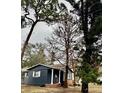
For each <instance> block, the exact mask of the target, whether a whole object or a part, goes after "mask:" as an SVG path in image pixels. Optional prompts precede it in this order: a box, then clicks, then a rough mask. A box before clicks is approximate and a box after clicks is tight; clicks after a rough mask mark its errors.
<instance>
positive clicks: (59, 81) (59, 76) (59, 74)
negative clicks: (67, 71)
mask: <svg viewBox="0 0 124 93" xmlns="http://www.w3.org/2000/svg"><path fill="white" fill-rule="evenodd" d="M60 77H61V70H59V83H60Z"/></svg>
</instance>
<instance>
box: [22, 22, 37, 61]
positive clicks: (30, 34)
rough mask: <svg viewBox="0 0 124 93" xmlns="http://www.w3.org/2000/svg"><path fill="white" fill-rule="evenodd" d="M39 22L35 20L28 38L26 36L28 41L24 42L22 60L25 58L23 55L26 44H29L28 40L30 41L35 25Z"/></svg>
mask: <svg viewBox="0 0 124 93" xmlns="http://www.w3.org/2000/svg"><path fill="white" fill-rule="evenodd" d="M37 22H38V21H35V22H34V23H33V24H32V26H31V29H30V32H29V34H28V36H27V38H26V41H25V43H24V45H23V48H22V53H21V61H22V60H23V56H24V52H25V49H26V46H27V45H28V41H29V39H30V37H31V35H32V32H33V30H34V27H35V25H36V24H37Z"/></svg>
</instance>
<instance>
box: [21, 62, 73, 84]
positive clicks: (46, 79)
mask: <svg viewBox="0 0 124 93" xmlns="http://www.w3.org/2000/svg"><path fill="white" fill-rule="evenodd" d="M64 75H65V71H64V70H63V69H61V68H56V67H54V66H47V65H44V64H37V65H35V66H32V67H30V68H27V69H25V70H24V69H22V80H21V82H22V84H27V85H38V86H44V85H46V84H56V83H59V84H61V85H62V84H63V82H64ZM68 79H69V80H71V79H72V70H71V69H69V70H68Z"/></svg>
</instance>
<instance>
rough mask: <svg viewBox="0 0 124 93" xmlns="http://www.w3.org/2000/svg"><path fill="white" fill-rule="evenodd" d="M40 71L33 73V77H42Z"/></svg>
mask: <svg viewBox="0 0 124 93" xmlns="http://www.w3.org/2000/svg"><path fill="white" fill-rule="evenodd" d="M40 74H41V73H40V71H33V75H32V76H33V77H40Z"/></svg>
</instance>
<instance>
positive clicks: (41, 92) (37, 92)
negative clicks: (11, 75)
mask: <svg viewBox="0 0 124 93" xmlns="http://www.w3.org/2000/svg"><path fill="white" fill-rule="evenodd" d="M21 92H22V93H80V87H69V88H67V89H65V88H62V87H59V88H47V87H38V86H24V85H22V88H21ZM89 93H102V88H101V86H97V85H93V84H92V85H89Z"/></svg>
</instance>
